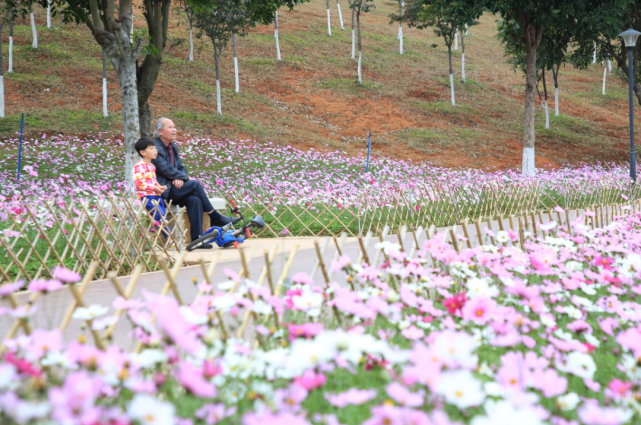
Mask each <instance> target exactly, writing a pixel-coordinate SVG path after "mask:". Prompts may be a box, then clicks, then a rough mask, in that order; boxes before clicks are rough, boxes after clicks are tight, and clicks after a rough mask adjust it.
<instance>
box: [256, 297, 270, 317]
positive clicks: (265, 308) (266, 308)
mask: <svg viewBox="0 0 641 425" xmlns="http://www.w3.org/2000/svg"><path fill="white" fill-rule="evenodd" d="M254 312H256V313H258V314H271V313H272V308H271V306H270V305H269V304H267V303H266V302H265V301H263V300H256V301H255V302H254Z"/></svg>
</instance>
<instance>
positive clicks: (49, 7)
mask: <svg viewBox="0 0 641 425" xmlns="http://www.w3.org/2000/svg"><path fill="white" fill-rule="evenodd" d="M47 28H51V2H50V1H48V2H47Z"/></svg>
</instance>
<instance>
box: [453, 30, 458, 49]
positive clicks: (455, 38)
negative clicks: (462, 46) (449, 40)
mask: <svg viewBox="0 0 641 425" xmlns="http://www.w3.org/2000/svg"><path fill="white" fill-rule="evenodd" d="M454 50H456V51H458V28H457V29H456V31H455V32H454Z"/></svg>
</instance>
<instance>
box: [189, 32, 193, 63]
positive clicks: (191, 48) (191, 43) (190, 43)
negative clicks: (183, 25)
mask: <svg viewBox="0 0 641 425" xmlns="http://www.w3.org/2000/svg"><path fill="white" fill-rule="evenodd" d="M193 61H194V39H193V38H192V34H191V28H189V62H193Z"/></svg>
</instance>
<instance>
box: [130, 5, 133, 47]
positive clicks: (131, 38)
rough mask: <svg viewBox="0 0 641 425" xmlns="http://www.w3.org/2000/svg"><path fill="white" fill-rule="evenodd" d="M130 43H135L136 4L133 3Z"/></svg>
mask: <svg viewBox="0 0 641 425" xmlns="http://www.w3.org/2000/svg"><path fill="white" fill-rule="evenodd" d="M129 42H130V43H133V42H134V4H133V2H132V3H131V34H129Z"/></svg>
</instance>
